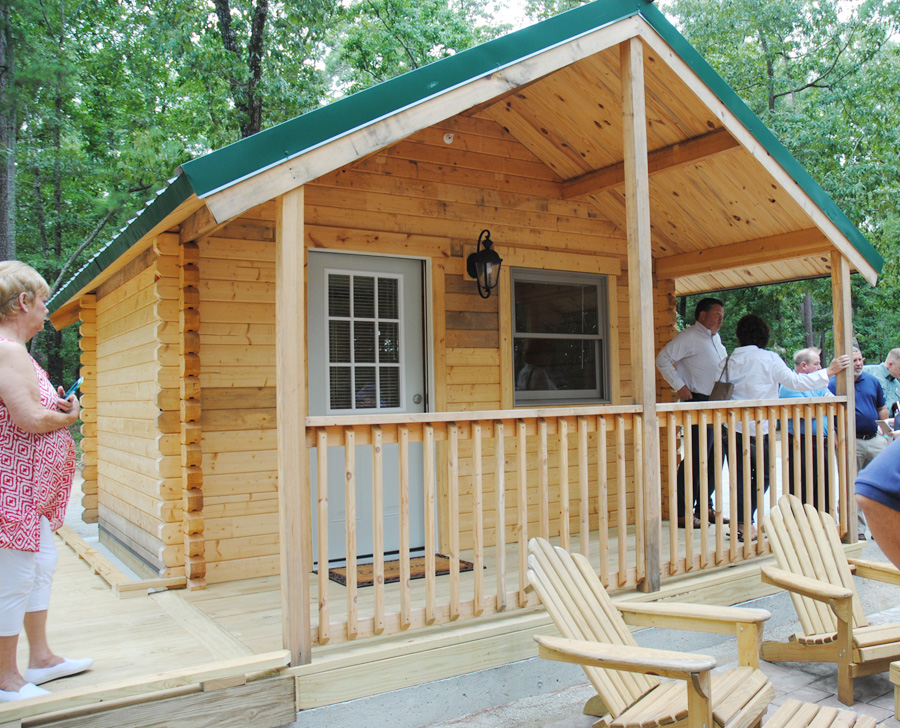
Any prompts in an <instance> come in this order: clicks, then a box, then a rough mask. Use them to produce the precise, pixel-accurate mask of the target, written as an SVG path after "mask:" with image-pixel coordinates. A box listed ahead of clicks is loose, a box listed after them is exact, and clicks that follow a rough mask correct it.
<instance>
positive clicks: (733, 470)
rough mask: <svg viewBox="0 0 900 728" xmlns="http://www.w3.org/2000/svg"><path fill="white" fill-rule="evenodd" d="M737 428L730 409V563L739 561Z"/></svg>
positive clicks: (738, 454)
mask: <svg viewBox="0 0 900 728" xmlns="http://www.w3.org/2000/svg"><path fill="white" fill-rule="evenodd" d="M736 428H737V417H735V412H734V410H733V409H730V410H728V497H729V500H730V503H729V505H728V508H729V511H730V512H731V532H730V533H729V538H728V542H729V543H728V551H729V557H728V560H729V561H735V560H736V559H737V546H738V540H737V529H738V525H739V524H738V516H737V499H738V492H737V459H738V458H739V457H740V458H742V457H743V454H742V453H739V452H738V451H737V438H736V437H735V435H736V433H737V429H736Z"/></svg>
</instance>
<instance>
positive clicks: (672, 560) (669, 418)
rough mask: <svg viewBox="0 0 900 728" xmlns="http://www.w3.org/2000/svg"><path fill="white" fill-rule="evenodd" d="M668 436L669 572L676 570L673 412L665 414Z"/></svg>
mask: <svg viewBox="0 0 900 728" xmlns="http://www.w3.org/2000/svg"><path fill="white" fill-rule="evenodd" d="M666 436H667V437H668V445H669V447H668V456H669V468H668V470H669V473H668V479H667V481H668V485H667V490H666V501H667V502H668V504H669V573H670V574H675V573H677V572H678V489H677V487H676V486H677V479H678V422H677V421H676V419H675V413H674V412H669V414H668V415H666Z"/></svg>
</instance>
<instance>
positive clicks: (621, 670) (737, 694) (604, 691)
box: [528, 538, 874, 728]
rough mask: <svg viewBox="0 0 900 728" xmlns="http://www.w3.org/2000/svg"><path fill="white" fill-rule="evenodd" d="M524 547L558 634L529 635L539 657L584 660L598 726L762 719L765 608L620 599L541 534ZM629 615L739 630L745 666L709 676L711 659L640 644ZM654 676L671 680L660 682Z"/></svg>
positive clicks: (733, 727) (730, 726)
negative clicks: (760, 662) (761, 652)
mask: <svg viewBox="0 0 900 728" xmlns="http://www.w3.org/2000/svg"><path fill="white" fill-rule="evenodd" d="M528 549H529V557H528V578H529V580H530V582H531V584H532V586H533V587H534V590H535V591H536V592H537V594H538V596H539V597H540V599H541V602H542V603H543V605H544V607H546V609H547V612H548V613H549V614H550V616H551V617H552V618H553V621H554V622H555V624H556V626H557V628H558V629H559V631H560V633H561V634H562V638H560V637H544V636H537V637H535V639H536V640H537V641H538V643H539V644H540V654H541V657H544V658H547V659H551V660H560V661H562V662H573V663H577V664H580V665H582V667H583V668H584V671H585V672H586V673H587V675H588V678H589V679H590V681H591V683H593V685H594V687H595V688H596V690H597V695H598V697H599V700H598V699H592V700H591V701H589V702H588V705H587V706H586V707H585V713H588V714H590V715H598V716H602V717H601V720H599V721H598V722H597V723H595V724H594V725H595V727H609V728H656V726H686V727H689V728H703V727H704V726H705V727H706V728H713V727H714V725H715V726H720V727H722V728H750V727H751V726H758V725H760V723H761V721H762V717H763V715H764V714H765V712H766V708H767V707H768V705H769V702H770V701H771V700H772V698H773V697H774V695H775V689H774V688H773V687H772V684H771V682H770V681H769V679H768V678H767V677H766V676H765V675H764V674H763V673H762V672H761V671H760V670H758V669H756V668H757V666H758V644H759V639H760V638H761V636H762V625H763V622H765V620H766V619H768V618H769V613H768V612H766V611H765V610H761V609H733V608H725V607H710V606H705V605H693V604H691V605H688V604H673V603H667V604H618V605H616V604H613V602H612V600H611V599H610V598H609V595H608V594H607V593H606V590H605V589H604V588H603V585H602V584H601V583H600V580H599V579H598V578H597V575H596V573H595V572H594V570H593V568H592V567H591V565H590V562H589V561H588V560H587V559H586V558H585V557H584V556H582V555H580V554H570V553H569V552H568V551H565V550H564V549H561V548H559V547H558V546H552V545H551V544H550V543H549V542H547V541H545V540H544V539H540V538H533V539H531V540H530V541H529V545H528ZM626 620H627V621H628V622H630V623H632V624H637V625H644V626H657V627H672V628H676V629H691V630H694V631H703V632H719V633H730V634H735V635H736V636H737V638H738V652H739V662H740V664H741V665H742V666H741V667H737V668H734V669H732V670H729V671H727V672H723V673H721V674H716V675H711V672H710V671H711V670H712V668H713V667H715V665H716V661H715V659H714V658H712V657H706V656H704V655H694V654H689V653H682V652H670V651H666V650H656V649H650V648H646V647H639V646H638V645H637V643H636V642H635V640H634V637H632V635H631V632H630V631H629V629H628V627H627V625H626ZM657 675H659V676H663V677H671V678H676V679H677V680H676V681H671V682H660V680H659V678H658V677H656V676H657ZM601 703H602V704H601ZM713 721H715V723H713ZM787 724H791V725H794V724H793V723H792V722H791V721H790V720H788V721H787ZM873 724H874V721H873Z"/></svg>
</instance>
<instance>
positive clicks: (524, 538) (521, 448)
mask: <svg viewBox="0 0 900 728" xmlns="http://www.w3.org/2000/svg"><path fill="white" fill-rule="evenodd" d="M516 432H517V439H516V456H517V458H518V467H517V468H516V474H517V476H518V495H519V505H518V508H517V511H518V512H517V514H516V518H517V523H518V529H517V530H518V532H519V606H520V607H524V606H525V605H526V604H527V603H528V595H527V594H526V593H525V589H526V588H527V587H528V427H527V425H526V424H525V420H516Z"/></svg>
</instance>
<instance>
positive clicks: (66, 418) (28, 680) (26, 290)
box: [0, 261, 93, 702]
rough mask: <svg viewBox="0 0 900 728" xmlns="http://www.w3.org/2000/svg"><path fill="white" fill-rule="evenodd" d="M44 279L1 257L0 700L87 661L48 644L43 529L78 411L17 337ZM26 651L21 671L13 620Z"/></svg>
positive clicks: (50, 567)
mask: <svg viewBox="0 0 900 728" xmlns="http://www.w3.org/2000/svg"><path fill="white" fill-rule="evenodd" d="M49 292H50V291H49V288H48V286H47V283H46V281H44V279H43V278H42V277H41V275H40V274H39V273H38V272H37V271H36V270H34V268H31V267H30V266H28V265H25V264H24V263H20V262H18V261H3V262H0V702H11V701H14V700H23V699H25V698H34V697H38V696H40V695H46V694H47V693H48V691H47V690H44V689H43V688H39V687H37V685H38V684H40V683H45V682H49V681H50V680H55V679H57V678H60V677H65V676H67V675H74V674H75V673H78V672H83V671H84V670H87V669H88V668H89V667H90V666H91V664H92V663H93V660H90V659H83V660H68V659H65V658H63V657H60V656H59V655H56V654H54V653H53V651H52V650H51V649H50V646H49V645H48V644H47V632H46V627H47V608H48V607H49V604H50V584H51V582H52V579H53V572H54V570H55V569H56V562H57V553H56V546H55V545H54V543H53V537H52V532H53V531H54V530H56V529H57V528H59V527H60V526H61V525H62V523H63V517H64V516H65V511H66V504H67V502H68V500H69V492H70V491H71V489H72V477H73V475H74V473H75V444H74V442H73V441H72V436H71V435H70V434H69V431H68V429H66V428H68V427H69V425H71V424H73V423H74V422H75V421H76V420H77V419H78V416H79V411H80V406H79V403H78V399H77V398H76V397H75V395H74V394H72V395H70V396H69V397H68V398H67V399H63V398H62V395H63V388H62V387H59V388H58V389H54V388H53V386H52V385H51V384H50V381H49V379H48V378H47V374H46V372H44V370H43V369H41V367H40V366H39V365H38V363H37V362H36V361H34V359H32V358H31V356H30V355H29V353H28V349H27V348H26V346H25V345H26V343H27V342H28V341H29V340H30V339H31V338H32V337H33V336H34V335H35V334H36V333H38V332H39V331H40V330H41V329H43V328H44V321H45V319H46V317H47V306H46V305H45V302H46V299H47V295H48V294H49ZM23 627H24V628H25V633H26V634H27V636H28V644H29V648H30V659H29V662H28V669H27V670H25V673H24V675H22V674H21V673H20V672H19V670H18V667H17V665H16V647H17V645H18V640H19V633H20V632H21V631H22V628H23Z"/></svg>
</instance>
